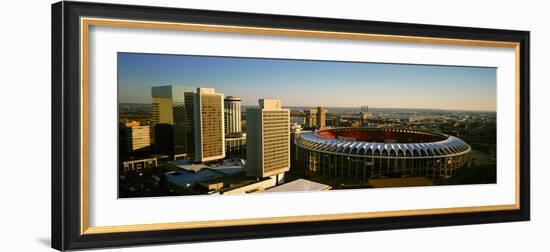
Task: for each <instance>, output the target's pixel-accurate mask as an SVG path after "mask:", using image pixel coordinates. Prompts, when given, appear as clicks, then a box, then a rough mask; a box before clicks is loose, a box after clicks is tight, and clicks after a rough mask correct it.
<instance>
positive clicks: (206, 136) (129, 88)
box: [117, 52, 497, 198]
mask: <svg viewBox="0 0 550 252" xmlns="http://www.w3.org/2000/svg"><path fill="white" fill-rule="evenodd" d="M117 67H118V69H117V71H118V122H117V127H118V197H119V198H135V197H160V196H182V195H189V196H192V195H235V194H249V193H255V194H256V193H277V192H279V193H282V192H318V191H326V190H344V189H362V190H374V189H377V188H390V187H415V186H445V185H467V184H494V183H496V182H497V167H496V158H497V157H496V153H497V152H496V150H497V146H496V142H497V140H496V139H497V138H496V135H497V128H496V121H497V114H496V95H497V94H496V71H497V70H496V68H494V67H470V66H442V65H415V64H388V63H375V62H344V61H324V60H299V59H269V58H245V57H221V56H201V55H164V54H145V53H126V52H119V53H118V55H117Z"/></svg>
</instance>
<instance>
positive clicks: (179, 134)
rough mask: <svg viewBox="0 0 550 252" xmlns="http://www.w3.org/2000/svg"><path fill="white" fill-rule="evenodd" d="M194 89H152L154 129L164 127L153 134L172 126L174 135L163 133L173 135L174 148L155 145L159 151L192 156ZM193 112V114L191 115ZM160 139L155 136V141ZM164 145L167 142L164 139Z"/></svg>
mask: <svg viewBox="0 0 550 252" xmlns="http://www.w3.org/2000/svg"><path fill="white" fill-rule="evenodd" d="M194 92H195V89H194V88H191V87H181V86H171V85H168V86H157V87H151V96H152V99H151V120H152V122H153V125H154V126H153V127H156V125H164V126H159V127H162V130H161V129H159V130H157V129H153V132H154V133H155V132H160V131H163V130H166V129H167V126H166V125H170V126H171V128H172V133H171V134H170V133H169V132H164V131H163V132H162V136H167V135H171V137H172V138H173V139H172V140H171V142H172V146H160V143H156V142H155V143H154V144H155V145H156V147H159V148H158V149H157V150H160V149H162V150H164V151H166V150H169V154H171V155H173V154H181V153H186V154H192V153H193V152H194V144H193V141H194V137H193V116H192V113H193V93H194ZM189 111H191V114H190V113H189ZM158 138H159V137H157V136H155V135H154V136H153V139H154V140H155V139H158ZM162 142H163V143H167V142H170V141H166V139H164V140H163V141H162Z"/></svg>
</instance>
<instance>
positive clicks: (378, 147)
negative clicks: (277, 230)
mask: <svg viewBox="0 0 550 252" xmlns="http://www.w3.org/2000/svg"><path fill="white" fill-rule="evenodd" d="M294 143H295V144H296V153H295V154H296V160H294V163H295V164H296V167H293V169H294V172H297V173H299V174H303V175H307V176H321V177H330V178H342V179H350V180H352V181H357V182H363V181H367V180H368V179H372V178H386V177H408V176H423V177H427V178H431V179H441V178H449V177H451V176H452V175H453V174H455V173H456V171H457V170H458V169H460V168H461V167H462V166H464V164H466V163H467V162H468V154H469V152H470V151H471V147H470V146H469V145H468V144H466V143H465V142H464V141H462V140H461V139H460V138H458V137H454V136H450V135H445V134H438V133H428V132H421V131H414V130H402V129H379V128H333V129H326V130H319V131H316V132H308V133H304V134H302V135H301V136H300V137H298V138H296V140H295V142H294Z"/></svg>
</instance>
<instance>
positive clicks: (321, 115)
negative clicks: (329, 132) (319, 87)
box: [317, 107, 327, 129]
mask: <svg viewBox="0 0 550 252" xmlns="http://www.w3.org/2000/svg"><path fill="white" fill-rule="evenodd" d="M326 120H327V110H326V109H325V108H322V107H317V127H318V128H319V129H322V128H324V127H325V126H326Z"/></svg>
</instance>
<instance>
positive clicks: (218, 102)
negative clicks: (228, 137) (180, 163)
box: [194, 88, 225, 163]
mask: <svg viewBox="0 0 550 252" xmlns="http://www.w3.org/2000/svg"><path fill="white" fill-rule="evenodd" d="M194 109H195V118H194V122H195V162H200V163H203V162H208V161H214V160H219V159H223V158H224V157H225V136H224V120H223V118H224V109H223V94H221V93H216V91H215V89H213V88H197V92H196V93H195V99H194Z"/></svg>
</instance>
